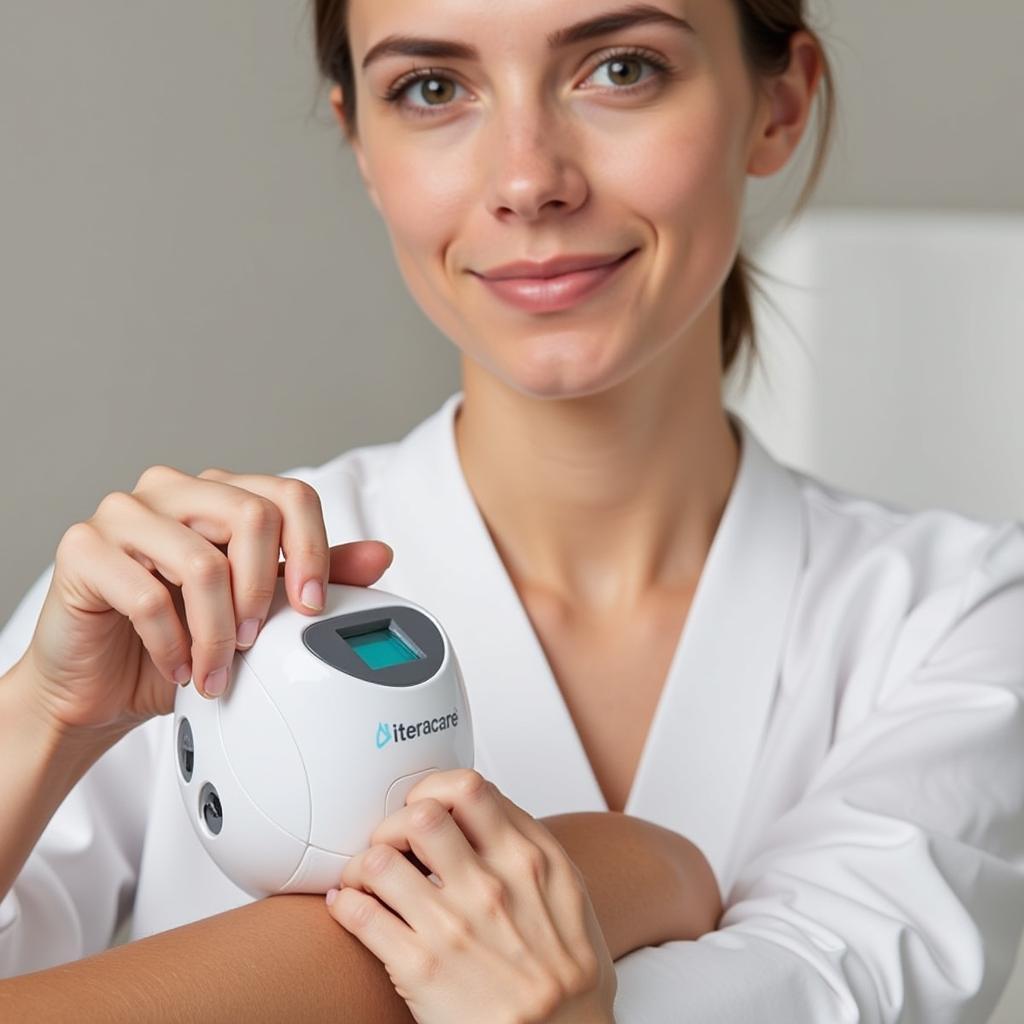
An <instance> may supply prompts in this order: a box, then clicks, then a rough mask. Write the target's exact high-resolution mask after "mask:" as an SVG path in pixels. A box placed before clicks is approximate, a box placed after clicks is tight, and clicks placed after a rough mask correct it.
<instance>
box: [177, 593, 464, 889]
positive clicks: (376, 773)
mask: <svg viewBox="0 0 1024 1024" xmlns="http://www.w3.org/2000/svg"><path fill="white" fill-rule="evenodd" d="M324 596H325V606H324V609H323V611H322V612H320V613H319V614H318V615H316V616H311V615H303V614H302V613H301V612H298V611H296V610H295V609H294V608H293V607H292V606H291V605H290V604H289V602H288V599H287V595H286V593H285V589H284V579H283V578H279V579H278V584H277V591H276V593H275V595H274V599H273V601H272V602H271V606H270V611H269V613H268V615H267V618H266V622H265V623H264V626H263V629H262V630H261V632H260V634H259V636H258V637H257V638H256V642H255V643H254V644H253V646H252V647H250V648H249V649H248V650H246V651H236V652H235V657H234V661H233V663H232V668H231V673H230V676H231V677H230V679H229V682H228V689H227V692H226V693H225V695H224V696H223V697H219V698H217V699H214V700H209V699H207V698H205V697H202V696H200V695H199V693H198V692H197V691H196V689H195V687H194V686H191V685H189V686H185V687H182V688H180V689H179V690H178V693H177V696H176V698H175V705H174V724H173V728H174V742H173V746H174V752H175V761H176V765H175V773H176V775H177V778H178V784H179V788H180V791H181V797H182V800H183V801H184V803H185V811H186V813H187V815H188V818H189V820H190V821H191V822H192V826H193V827H194V828H195V830H196V834H197V835H198V836H199V840H200V842H201V843H202V844H203V846H204V847H205V848H206V850H207V851H208V852H209V854H210V856H211V857H212V858H213V860H214V861H215V862H216V863H217V865H218V866H219V867H220V868H221V870H222V871H223V872H224V873H225V874H226V875H227V876H228V878H230V879H231V881H233V882H234V883H235V884H236V885H237V886H238V887H239V888H241V889H243V890H245V891H246V892H247V893H249V894H250V895H251V896H254V897H256V898H259V897H262V896H269V895H271V894H274V893H283V892H310V893H324V892H326V891H327V890H328V889H330V888H331V887H333V886H337V884H338V881H339V879H340V876H341V872H342V869H343V868H344V866H345V864H346V863H347V862H348V860H349V859H350V858H351V857H353V856H354V855H355V854H357V853H360V852H362V851H363V850H365V849H366V848H367V847H368V846H369V845H370V836H371V835H372V833H373V831H374V830H375V829H376V827H377V826H378V825H379V824H380V823H381V821H383V820H384V818H386V817H387V816H388V815H389V814H391V813H393V812H394V811H396V810H398V809H400V808H401V807H402V806H403V805H404V803H405V796H406V794H407V793H408V792H409V790H410V789H412V787H413V786H414V785H415V784H416V783H417V782H418V781H419V780H420V779H421V778H423V777H424V776H425V775H427V774H429V773H430V772H432V771H445V770H448V769H451V768H470V767H472V765H473V734H472V726H471V723H470V717H469V706H468V703H467V700H466V692H465V686H464V684H463V680H462V675H461V673H460V671H459V665H458V662H457V661H456V659H455V652H454V651H453V650H452V647H451V644H450V643H449V641H448V638H447V637H446V635H445V633H444V630H443V629H442V628H441V625H440V623H438V621H437V620H436V619H435V618H434V617H433V616H432V615H431V614H430V613H429V612H427V611H425V610H424V609H423V608H420V607H418V606H417V605H415V604H413V603H412V602H411V601H407V600H405V599H403V598H401V597H397V596H395V595H394V594H388V593H385V592H384V591H381V590H376V589H374V588H372V587H353V586H344V585H342V584H336V583H330V584H328V585H327V587H326V588H325V595H324Z"/></svg>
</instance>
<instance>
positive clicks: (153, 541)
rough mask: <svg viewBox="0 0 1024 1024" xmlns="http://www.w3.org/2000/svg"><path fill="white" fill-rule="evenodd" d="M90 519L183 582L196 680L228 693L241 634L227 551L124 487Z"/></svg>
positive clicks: (208, 689)
mask: <svg viewBox="0 0 1024 1024" xmlns="http://www.w3.org/2000/svg"><path fill="white" fill-rule="evenodd" d="M89 522H90V523H91V524H92V526H93V527H94V528H95V529H96V530H98V531H99V533H100V534H101V535H102V536H103V537H104V538H105V539H106V540H107V541H108V542H109V543H111V544H114V545H116V546H117V547H119V548H120V549H121V550H123V551H124V552H125V553H126V554H128V555H129V556H131V557H135V556H136V555H141V556H144V557H145V558H147V559H149V561H150V562H152V563H153V565H154V566H155V567H156V568H157V569H158V570H159V572H160V574H161V575H162V576H163V577H164V578H165V579H166V580H168V582H170V583H173V584H175V585H176V586H179V587H181V590H182V596H183V599H184V605H185V613H186V618H187V621H188V631H189V634H190V636H191V637H192V648H191V652H190V653H191V661H192V667H193V680H194V681H195V683H196V686H197V689H199V691H200V692H201V693H203V694H204V695H205V696H219V695H220V694H221V693H223V692H224V689H225V686H226V683H227V678H228V676H229V674H230V668H231V662H232V660H233V658H234V653H235V637H236V631H235V610H234V605H233V604H232V600H231V589H230V583H231V569H230V565H229V563H228V560H227V558H226V557H225V555H224V554H223V553H222V552H220V551H218V550H217V549H216V548H215V547H214V546H213V545H212V544H210V543H209V542H208V541H206V540H205V539H204V538H202V537H201V536H200V535H199V534H198V533H196V532H194V531H193V530H190V529H189V528H188V527H187V526H183V525H182V524H181V523H179V522H176V521H175V520H173V519H170V518H168V517H166V516H163V515H161V514H160V513H158V512H155V511H153V509H151V508H150V507H149V506H148V505H147V504H146V503H145V502H144V501H143V500H142V499H141V498H139V497H137V496H136V495H134V494H127V493H125V492H123V491H114V492H112V493H110V494H108V495H106V497H104V498H103V500H102V501H101V502H100V504H99V506H98V507H97V509H96V513H95V514H94V515H93V516H92V518H91V519H90V520H89ZM215 673H216V674H215ZM211 676H213V679H212V680H211V678H210V677H211Z"/></svg>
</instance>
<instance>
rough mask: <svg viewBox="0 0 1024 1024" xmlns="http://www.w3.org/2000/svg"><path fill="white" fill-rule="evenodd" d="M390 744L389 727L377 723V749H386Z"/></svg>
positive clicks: (384, 723) (383, 723)
mask: <svg viewBox="0 0 1024 1024" xmlns="http://www.w3.org/2000/svg"><path fill="white" fill-rule="evenodd" d="M390 742H391V726H389V725H388V724H387V722H378V723H377V749H378V750H380V748H381V747H386V746H387V745H388V744H389V743H390Z"/></svg>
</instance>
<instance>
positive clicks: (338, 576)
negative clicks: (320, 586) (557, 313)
mask: <svg viewBox="0 0 1024 1024" xmlns="http://www.w3.org/2000/svg"><path fill="white" fill-rule="evenodd" d="M394 557H395V553H394V551H393V550H392V549H391V548H390V547H389V546H388V545H387V544H385V543H384V542H383V541H381V540H356V541H350V542H349V543H347V544H336V545H335V546H334V547H332V548H331V568H330V571H329V572H328V574H327V581H328V582H329V583H348V584H349V585H351V586H355V587H368V586H370V584H371V583H376V581H377V580H378V579H380V577H381V576H382V575H383V574H384V570H385V569H387V567H388V566H389V565H391V562H392V561H393V560H394Z"/></svg>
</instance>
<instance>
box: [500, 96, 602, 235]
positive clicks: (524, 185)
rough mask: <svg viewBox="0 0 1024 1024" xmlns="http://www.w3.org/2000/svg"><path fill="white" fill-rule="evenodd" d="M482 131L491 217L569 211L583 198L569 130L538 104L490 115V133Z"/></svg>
mask: <svg viewBox="0 0 1024 1024" xmlns="http://www.w3.org/2000/svg"><path fill="white" fill-rule="evenodd" d="M485 135H489V137H485V138H484V140H483V144H484V147H485V149H486V152H485V153H484V154H483V160H484V162H485V166H486V167H487V168H488V174H489V178H488V184H487V195H488V208H489V209H490V211H491V213H492V214H493V215H494V216H495V217H497V218H499V219H501V220H508V219H516V218H522V219H523V220H528V221H532V220H537V219H538V218H541V217H544V216H550V215H551V214H552V213H555V212H560V213H562V214H567V213H571V212H573V211H574V210H577V209H579V208H580V207H581V206H583V204H584V203H585V202H586V201H587V196H588V191H589V190H588V185H587V179H586V176H585V175H584V173H583V169H582V167H581V166H580V163H579V153H578V152H574V146H573V144H572V137H571V133H570V132H569V131H568V130H567V128H566V126H565V125H564V124H562V125H559V124H558V123H557V121H555V120H554V119H553V118H550V117H548V116H546V115H545V113H544V111H543V110H542V109H540V108H527V106H526V105H525V104H524V105H523V106H521V107H518V108H517V109H516V110H514V111H510V112H508V113H507V114H505V116H503V117H499V118H495V121H494V123H493V132H492V133H485Z"/></svg>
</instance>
